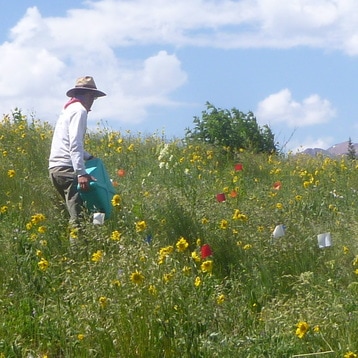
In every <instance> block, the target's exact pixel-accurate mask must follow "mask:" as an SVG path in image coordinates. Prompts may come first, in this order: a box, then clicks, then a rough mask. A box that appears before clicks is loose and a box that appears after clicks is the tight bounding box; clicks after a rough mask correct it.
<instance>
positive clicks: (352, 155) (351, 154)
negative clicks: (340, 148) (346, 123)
mask: <svg viewBox="0 0 358 358" xmlns="http://www.w3.org/2000/svg"><path fill="white" fill-rule="evenodd" d="M347 158H348V159H349V160H355V159H357V153H356V148H355V146H354V144H353V142H352V139H351V138H350V137H349V139H348V152H347Z"/></svg>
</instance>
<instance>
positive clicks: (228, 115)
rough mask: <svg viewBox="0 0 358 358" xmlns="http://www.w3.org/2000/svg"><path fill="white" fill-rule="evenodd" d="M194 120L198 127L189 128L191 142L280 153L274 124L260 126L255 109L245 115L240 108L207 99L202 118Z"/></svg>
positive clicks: (188, 135) (232, 148) (187, 130)
mask: <svg viewBox="0 0 358 358" xmlns="http://www.w3.org/2000/svg"><path fill="white" fill-rule="evenodd" d="M193 122H194V124H195V127H194V129H193V130H191V129H188V128H187V129H186V139H187V140H188V141H200V142H205V143H209V144H213V145H216V146H225V147H230V149H231V150H232V151H235V150H237V149H240V148H242V149H245V150H249V151H251V152H254V153H275V152H277V148H276V144H275V136H274V134H273V133H272V131H271V129H270V127H269V126H268V125H264V126H263V127H260V126H259V125H258V123H257V120H256V118H255V116H254V114H253V113H252V112H248V113H246V114H245V113H243V112H241V111H239V110H238V109H236V108H233V109H232V110H231V111H229V110H227V109H220V108H216V107H215V106H213V105H212V104H211V103H209V102H206V110H205V111H203V112H202V116H201V118H199V117H194V121H193Z"/></svg>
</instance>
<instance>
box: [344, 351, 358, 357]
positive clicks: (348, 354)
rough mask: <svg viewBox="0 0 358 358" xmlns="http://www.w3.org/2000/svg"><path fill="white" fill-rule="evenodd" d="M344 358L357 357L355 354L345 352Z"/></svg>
mask: <svg viewBox="0 0 358 358" xmlns="http://www.w3.org/2000/svg"><path fill="white" fill-rule="evenodd" d="M344 358H358V355H357V354H355V353H354V352H347V353H346V354H345V355H344Z"/></svg>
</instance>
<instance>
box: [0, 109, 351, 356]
mask: <svg viewBox="0 0 358 358" xmlns="http://www.w3.org/2000/svg"><path fill="white" fill-rule="evenodd" d="M52 130H53V128H52V127H51V126H50V125H48V124H47V123H42V122H41V121H38V120H36V119H34V118H30V119H29V118H26V117H24V116H23V115H22V114H21V112H20V111H18V110H15V111H14V113H12V114H11V115H8V116H4V118H3V119H2V121H1V122H0V160H1V166H0V182H1V191H0V242H1V248H2V249H1V250H0V290H1V291H0V303H1V305H0V309H1V312H0V356H3V357H128V358H129V357H295V356H296V357H298V356H320V355H324V356H327V357H330V356H331V357H357V355H358V339H357V337H358V308H357V299H358V239H357V237H358V235H357V231H358V230H357V229H358V228H357V224H356V217H357V188H358V185H357V184H358V166H357V163H355V162H354V161H348V160H346V159H344V158H336V159H330V158H324V157H316V158H311V157H307V156H303V155H298V156H293V155H286V156H266V155H252V154H250V153H246V152H245V151H239V152H238V154H237V156H236V157H233V156H232V155H231V154H230V153H229V151H227V150H225V148H219V149H217V148H211V147H209V146H206V145H204V144H198V145H187V144H186V143H185V142H183V141H181V140H173V141H165V140H164V138H163V137H161V136H160V135H158V134H154V135H152V136H149V135H148V136H145V137H143V136H141V135H136V136H134V135H132V134H131V133H120V132H116V131H112V130H109V129H107V128H101V127H99V128H98V129H97V130H96V131H93V132H91V133H89V135H88V136H87V139H86V146H87V149H88V150H89V151H90V152H92V153H94V154H95V155H96V156H97V157H100V158H102V159H103V161H104V162H105V165H106V167H107V170H108V172H109V174H110V176H111V178H112V179H113V182H114V185H115V188H116V191H117V193H118V195H119V197H120V200H119V201H118V202H117V204H119V205H115V207H114V208H113V213H112V217H111V218H110V219H109V220H107V221H106V222H105V224H104V225H102V226H98V225H93V224H92V223H91V220H90V214H89V217H88V220H86V221H85V223H84V225H83V230H82V232H81V233H80V235H78V237H77V233H76V232H70V231H69V229H68V227H67V220H68V217H67V213H66V211H65V208H64V207H63V204H62V202H61V200H60V199H59V197H58V196H57V194H56V192H55V190H54V188H53V187H52V186H51V183H50V181H49V179H48V172H47V158H48V154H49V148H50V141H51V136H52ZM236 163H241V164H242V165H243V170H240V171H236V170H235V164H236ZM119 169H123V170H122V171H120V172H119V171H118V170H119ZM218 193H225V195H226V201H224V202H218V201H217V200H216V194H218ZM280 224H282V225H285V227H286V234H285V235H284V236H283V237H280V238H276V239H274V238H273V237H272V232H273V230H274V228H275V226H276V225H280ZM322 232H330V233H331V235H332V240H333V245H332V246H331V247H327V248H319V247H318V245H317V234H319V233H322ZM69 235H72V237H73V238H75V240H76V245H75V247H71V246H70V243H69ZM204 244H209V245H210V247H211V250H212V253H213V254H212V255H211V256H209V257H205V258H202V257H201V248H202V246H203V245H204ZM299 324H300V325H299ZM297 325H299V327H297ZM300 327H301V328H300Z"/></svg>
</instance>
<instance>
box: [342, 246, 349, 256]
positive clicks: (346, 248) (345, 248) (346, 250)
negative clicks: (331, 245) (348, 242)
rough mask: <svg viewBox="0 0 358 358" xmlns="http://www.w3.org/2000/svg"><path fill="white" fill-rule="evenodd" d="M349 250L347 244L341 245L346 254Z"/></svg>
mask: <svg viewBox="0 0 358 358" xmlns="http://www.w3.org/2000/svg"><path fill="white" fill-rule="evenodd" d="M348 252H349V248H348V247H347V246H343V253H344V254H345V255H346V254H348Z"/></svg>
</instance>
